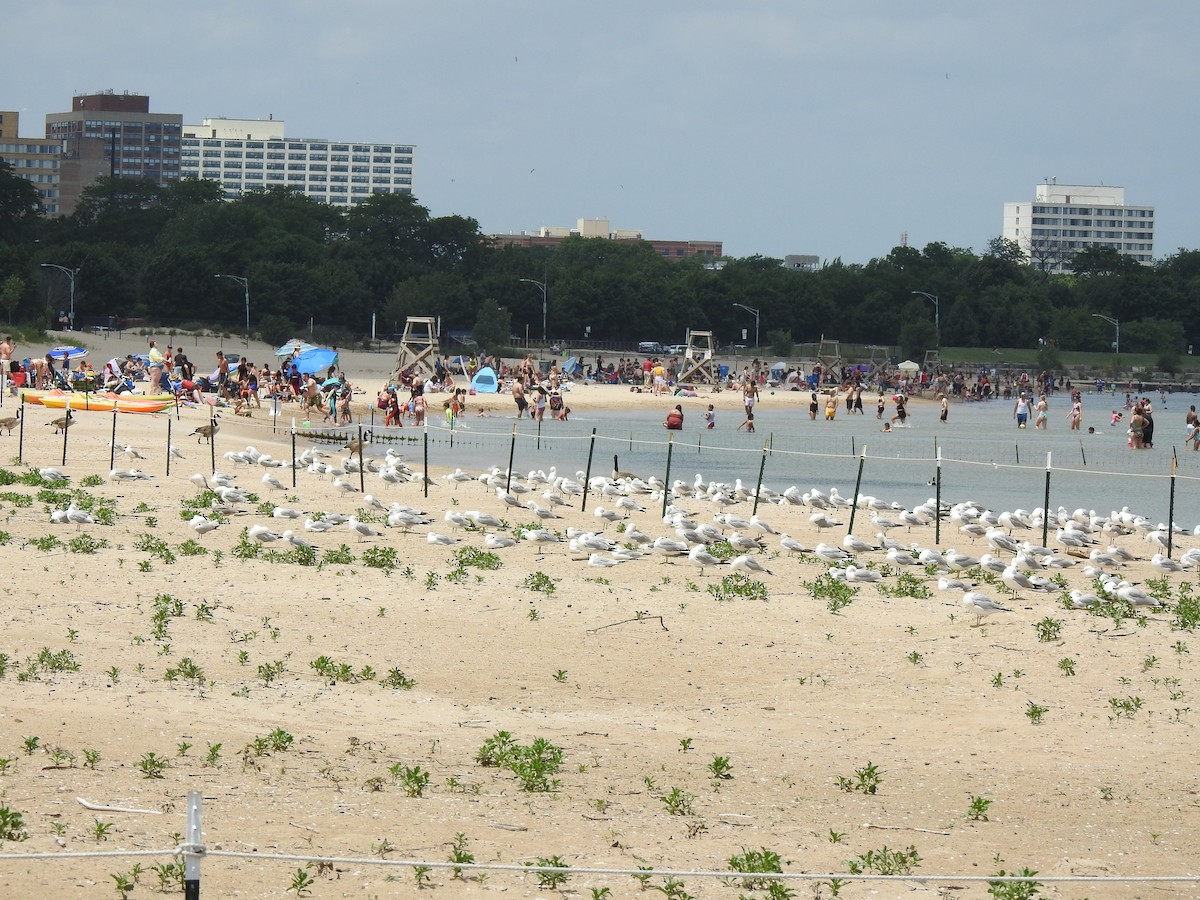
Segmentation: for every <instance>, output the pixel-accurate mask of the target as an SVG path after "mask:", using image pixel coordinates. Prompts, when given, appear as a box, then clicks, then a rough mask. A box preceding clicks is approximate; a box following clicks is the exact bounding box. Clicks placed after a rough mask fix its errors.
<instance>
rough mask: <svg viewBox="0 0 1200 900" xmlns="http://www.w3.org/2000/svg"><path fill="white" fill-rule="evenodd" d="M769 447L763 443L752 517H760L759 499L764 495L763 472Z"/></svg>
mask: <svg viewBox="0 0 1200 900" xmlns="http://www.w3.org/2000/svg"><path fill="white" fill-rule="evenodd" d="M769 446H770V445H769V443H768V442H767V441H763V452H762V460H760V461H759V463H758V489H757V490H755V492H754V509H753V510H752V511H751V513H750V514H751V515H755V516H756V515H758V498H759V495H760V494H762V480H763V472H765V471H766V468H767V448H768V447H769Z"/></svg>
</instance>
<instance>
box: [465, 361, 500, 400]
mask: <svg viewBox="0 0 1200 900" xmlns="http://www.w3.org/2000/svg"><path fill="white" fill-rule="evenodd" d="M471 390H473V391H474V392H475V393H477V394H498V393H500V381H499V379H497V378H496V370H495V369H493V368H492V367H491V366H484V367H483V368H482V369H480V370H479V371H478V372H476V373H475V377H474V378H472V379H471Z"/></svg>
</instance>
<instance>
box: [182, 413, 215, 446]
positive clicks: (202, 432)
mask: <svg viewBox="0 0 1200 900" xmlns="http://www.w3.org/2000/svg"><path fill="white" fill-rule="evenodd" d="M219 418H221V414H220V413H217V414H215V415H214V416H213V417H212V421H211V422H210V423H209V424H207V425H201V426H199V427H198V428H196V430H195V431H193V432H192V434H194V435H196V443H197V444H198V443H200V438H205V439H207V440H208V442H209V443H210V444H211V443H212V438H213V435H214V434H216V433H217V432H218V431H220V430H221V423H220V422H218V421H217V419H219ZM191 436H192V435H191V434H189V435H188V437H191Z"/></svg>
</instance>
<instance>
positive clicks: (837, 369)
mask: <svg viewBox="0 0 1200 900" xmlns="http://www.w3.org/2000/svg"><path fill="white" fill-rule="evenodd" d="M817 362H818V363H820V364H821V371H822V372H834V373H835V378H836V379H838V380H840V379H841V377H842V376H841V371H842V345H841V343H839V342H838V341H827V340H825V335H821V344H820V346H819V348H818V349H817ZM822 377H824V376H822Z"/></svg>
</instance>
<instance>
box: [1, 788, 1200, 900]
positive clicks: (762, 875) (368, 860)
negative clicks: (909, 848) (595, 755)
mask: <svg viewBox="0 0 1200 900" xmlns="http://www.w3.org/2000/svg"><path fill="white" fill-rule="evenodd" d="M186 809H187V813H186V819H187V821H186V834H187V835H188V837H189V840H187V841H185V842H182V843H179V844H177V845H176V846H174V847H161V848H157V849H150V850H70V851H65V852H62V853H45V852H27V853H22V852H16V853H0V865H3V864H5V863H9V862H43V863H44V862H63V861H69V860H83V859H141V858H148V857H173V858H176V859H182V860H183V863H184V873H185V874H184V885H183V887H184V894H185V896H186V898H187V900H200V897H201V889H202V886H203V879H202V866H201V863H202V861H203V860H206V859H208V860H215V859H240V860H251V859H252V860H256V861H258V862H260V863H262V862H274V863H289V864H291V863H295V864H298V865H300V866H301V867H303V868H306V869H307V868H311V867H314V866H316V867H318V870H319V868H320V867H321V866H334V865H345V866H354V867H356V868H357V867H366V866H376V867H380V868H390V869H404V868H408V869H413V870H415V871H421V872H430V871H445V870H452V871H453V872H455V873H456V874H457V873H460V872H478V873H490V872H495V873H505V874H510V875H522V876H524V875H566V876H598V877H609V878H611V877H629V878H637V879H639V880H643V879H649V878H664V879H668V880H669V881H676V882H678V881H679V880H680V879H683V878H694V879H713V880H718V881H722V882H729V881H736V880H738V879H750V878H753V879H755V880H762V881H778V882H784V883H787V882H796V883H800V882H809V883H813V882H826V883H829V882H831V883H835V884H847V883H851V882H882V883H885V884H886V883H889V882H902V883H910V884H911V883H918V884H988V885H996V884H1031V885H1045V884H1093V885H1116V884H1162V885H1178V884H1196V883H1200V875H1196V874H1178V875H1111V874H1108V875H1039V874H1037V873H1033V874H1004V875H977V874H970V875H968V874H962V875H959V874H938V873H923V872H911V873H905V874H899V875H890V874H889V875H882V874H876V873H872V872H855V873H851V872H741V871H734V870H731V869H672V868H625V867H619V866H618V867H611V866H563V865H544V864H533V863H530V864H516V863H502V862H488V863H476V862H453V861H450V862H447V861H444V860H432V859H383V858H381V857H359V856H327V855H321V854H295V853H271V852H266V853H264V852H258V851H255V852H250V851H241V850H223V849H209V848H208V847H206V846H205V845H204V843H203V840H202V835H203V832H204V829H203V798H202V795H201V794H200V793H199V792H196V791H193V792H191V793H189V794H188V799H187V805H186ZM643 883H645V882H644V881H643Z"/></svg>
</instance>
